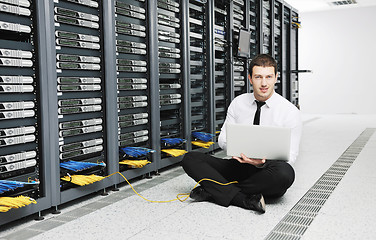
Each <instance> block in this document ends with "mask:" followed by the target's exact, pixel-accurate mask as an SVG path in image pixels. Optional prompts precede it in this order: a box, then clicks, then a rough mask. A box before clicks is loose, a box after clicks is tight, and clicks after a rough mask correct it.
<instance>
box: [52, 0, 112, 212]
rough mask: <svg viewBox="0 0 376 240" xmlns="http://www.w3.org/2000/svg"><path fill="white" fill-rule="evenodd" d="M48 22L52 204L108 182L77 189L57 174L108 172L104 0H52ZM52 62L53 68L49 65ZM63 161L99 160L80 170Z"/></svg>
mask: <svg viewBox="0 0 376 240" xmlns="http://www.w3.org/2000/svg"><path fill="white" fill-rule="evenodd" d="M49 3H50V5H48V6H46V8H47V7H48V8H49V9H50V15H49V18H47V20H46V22H49V23H51V28H50V29H49V30H50V32H51V33H52V34H53V35H49V36H48V37H50V38H49V40H50V42H51V43H52V44H51V45H52V46H51V49H50V50H51V51H50V54H51V57H52V59H51V61H50V62H49V64H50V67H52V66H54V67H52V69H54V71H52V72H51V74H50V75H51V78H49V83H48V84H49V86H50V91H55V94H56V96H57V97H55V98H51V99H50V104H51V107H50V113H49V115H50V116H49V117H50V123H51V128H50V129H51V131H56V132H55V134H52V135H51V136H53V137H55V139H51V145H52V148H55V149H56V152H55V154H52V156H51V161H54V162H55V169H53V170H55V174H56V175H54V176H53V177H54V178H55V179H54V181H52V182H54V183H55V185H54V186H53V187H54V188H56V189H57V190H55V191H56V196H54V198H53V206H57V205H59V204H62V203H64V202H67V201H70V200H73V199H76V198H78V197H80V196H84V195H86V194H88V193H91V192H94V191H98V190H100V189H103V188H104V187H106V186H108V185H110V181H109V179H106V180H104V181H101V182H98V183H95V184H92V185H89V186H84V187H77V185H74V184H72V183H71V182H67V181H63V180H61V179H60V178H61V177H63V176H65V175H67V174H71V175H72V174H82V175H88V174H95V175H99V176H106V175H107V174H108V173H109V171H108V169H107V166H108V165H109V162H108V158H107V154H106V151H107V147H106V140H107V139H106V108H105V102H106V95H105V79H104V69H105V66H104V63H105V61H104V58H103V56H104V55H103V54H104V48H103V46H104V45H103V44H104V41H103V39H104V36H103V31H101V29H103V25H104V22H103V7H102V2H99V1H98V2H97V1H75V0H63V1H58V0H55V1H54V2H53V3H52V2H49ZM51 65H52V66H51ZM67 161H76V162H81V163H84V162H89V163H103V164H102V165H98V166H97V167H93V168H90V169H87V170H83V171H79V172H76V171H74V172H71V171H70V170H66V169H65V168H61V167H60V164H61V163H65V162H67Z"/></svg>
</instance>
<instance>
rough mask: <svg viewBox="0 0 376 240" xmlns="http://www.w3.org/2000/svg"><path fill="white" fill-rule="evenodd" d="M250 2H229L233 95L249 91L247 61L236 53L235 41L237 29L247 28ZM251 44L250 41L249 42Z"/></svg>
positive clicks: (241, 0) (236, 0)
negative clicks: (231, 25) (231, 23)
mask: <svg viewBox="0 0 376 240" xmlns="http://www.w3.org/2000/svg"><path fill="white" fill-rule="evenodd" d="M249 5H250V2H249V1H243V0H235V1H232V2H231V8H232V11H231V15H232V21H233V28H232V31H233V36H232V39H233V44H232V45H233V62H232V70H233V82H232V84H233V86H234V87H233V89H234V97H236V96H238V95H240V94H243V93H246V92H248V91H249V84H248V80H247V79H248V77H247V75H248V63H247V59H246V58H239V57H237V56H236V54H237V48H238V46H237V43H238V41H239V40H238V39H239V31H240V30H241V29H245V30H249V25H250V24H249V15H250V14H249V11H247V10H248V9H249V7H248V6H249ZM250 44H251V43H250Z"/></svg>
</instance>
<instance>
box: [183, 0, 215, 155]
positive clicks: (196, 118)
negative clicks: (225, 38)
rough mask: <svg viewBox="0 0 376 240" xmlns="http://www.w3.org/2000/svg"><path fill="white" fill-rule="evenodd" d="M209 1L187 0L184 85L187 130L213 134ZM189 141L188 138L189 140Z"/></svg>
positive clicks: (195, 148) (211, 24)
mask: <svg viewBox="0 0 376 240" xmlns="http://www.w3.org/2000/svg"><path fill="white" fill-rule="evenodd" d="M213 6H214V4H213V2H207V1H206V0H190V1H189V5H188V14H189V15H188V16H189V17H188V23H187V24H188V29H189V33H188V36H187V37H188V38H189V40H188V44H189V47H188V51H189V80H190V81H189V82H187V83H188V84H187V88H188V91H189V93H190V98H189V104H188V107H189V112H190V116H189V117H188V119H189V129H190V131H191V132H196V131H197V132H206V133H213V121H211V119H212V118H213V102H212V96H213V82H212V81H211V77H212V76H213V72H214V69H213V68H212V67H211V66H213V65H212V62H213V58H212V57H210V55H211V54H212V53H213V51H212V49H213V44H212V42H211V41H210V39H212V37H213V33H212V31H211V29H213V23H212V19H211V18H210V15H209V13H210V12H211V10H212V9H213ZM189 140H190V139H189ZM188 147H189V148H188V150H190V149H192V150H195V151H204V152H206V151H211V150H212V147H210V148H209V149H203V148H199V147H196V146H194V145H191V146H188Z"/></svg>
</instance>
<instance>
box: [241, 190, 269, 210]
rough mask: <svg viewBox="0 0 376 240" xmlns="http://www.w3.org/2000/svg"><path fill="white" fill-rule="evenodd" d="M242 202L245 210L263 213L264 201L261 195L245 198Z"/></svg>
mask: <svg viewBox="0 0 376 240" xmlns="http://www.w3.org/2000/svg"><path fill="white" fill-rule="evenodd" d="M243 202H244V205H245V207H246V208H247V209H250V210H254V211H256V212H260V213H265V201H264V197H263V196H262V195H261V194H255V195H250V196H247V198H246V199H245V200H244V201H243Z"/></svg>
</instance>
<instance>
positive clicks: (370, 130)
mask: <svg viewBox="0 0 376 240" xmlns="http://www.w3.org/2000/svg"><path fill="white" fill-rule="evenodd" d="M375 131H376V128H366V129H365V130H364V131H362V133H361V134H360V135H359V136H358V137H357V138H356V139H355V140H354V141H353V142H352V143H351V144H350V146H349V147H348V148H350V147H351V146H352V145H353V144H358V142H359V141H362V142H363V141H365V139H366V143H367V142H368V141H369V139H370V138H371V137H372V135H373V134H374V133H375ZM365 145H366V144H364V145H363V146H362V148H361V149H360V150H359V152H358V153H357V154H355V156H354V160H353V162H355V160H356V159H357V158H358V156H359V154H360V153H361V152H362V150H363V148H364V147H365ZM348 148H347V149H348ZM347 149H346V150H345V151H344V153H346V151H347ZM337 161H338V160H336V161H334V163H333V164H332V165H334V164H335V163H336V162H337ZM332 165H331V166H330V167H329V168H328V170H327V171H329V170H330V168H331V167H332ZM352 166H353V165H352V164H351V165H350V166H349V167H348V169H350V168H351V167H352ZM327 171H326V172H327ZM326 172H324V174H323V175H322V176H324V175H325V174H326ZM322 176H321V177H319V178H318V179H317V181H316V182H315V183H314V184H313V186H312V187H311V188H309V189H308V191H307V192H306V193H305V194H304V195H303V196H302V198H301V199H299V200H298V202H297V203H296V204H295V205H294V206H293V207H292V208H291V210H290V211H289V212H288V213H287V214H286V215H285V216H284V217H283V218H282V219H281V221H280V222H278V223H277V225H276V226H275V227H274V228H273V229H272V231H271V232H270V233H269V234H268V235H267V236H266V239H268V237H269V236H270V237H272V236H273V233H274V234H280V233H279V231H276V230H279V228H280V227H281V226H282V225H283V224H285V221H284V220H285V219H286V218H287V217H288V216H289V213H290V212H293V211H294V209H295V208H298V207H299V203H300V202H301V201H302V199H304V198H305V196H306V195H307V194H309V193H310V192H311V189H313V188H314V187H315V186H316V184H317V182H319V181H320V179H321V178H322ZM344 176H345V174H344V175H343V176H342V177H344ZM342 179H343V178H341V181H342ZM336 187H337V186H336ZM336 187H335V188H334V189H333V190H332V191H331V192H330V195H331V194H332V193H333V192H334V190H335V189H336ZM330 195H329V197H328V199H329V198H330ZM328 199H326V200H325V202H326V201H327V200H328ZM323 205H324V204H323ZM323 205H322V206H323ZM322 206H321V207H320V208H319V210H318V211H317V214H316V216H317V215H318V213H319V211H320V210H321V208H322ZM316 216H315V217H316ZM313 220H314V219H313ZM310 225H311V224H310ZM310 225H309V226H310ZM309 226H307V229H308V227H309ZM305 231H306V229H305V230H304V231H303V232H302V233H301V234H299V236H300V237H303V235H304V233H305ZM283 234H287V235H289V236H292V235H294V233H290V232H287V231H285V232H283ZM272 238H273V237H272Z"/></svg>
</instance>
